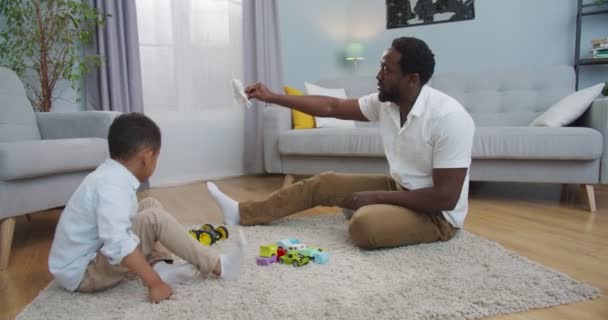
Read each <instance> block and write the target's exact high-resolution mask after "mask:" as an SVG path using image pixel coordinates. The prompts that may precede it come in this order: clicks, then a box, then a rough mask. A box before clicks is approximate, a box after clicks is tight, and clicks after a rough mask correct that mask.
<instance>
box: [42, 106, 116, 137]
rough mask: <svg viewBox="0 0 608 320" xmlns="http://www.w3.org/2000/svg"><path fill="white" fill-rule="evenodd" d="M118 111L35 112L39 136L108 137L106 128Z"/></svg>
mask: <svg viewBox="0 0 608 320" xmlns="http://www.w3.org/2000/svg"><path fill="white" fill-rule="evenodd" d="M119 114H120V112H114V111H77V112H37V113H36V117H37V118H38V128H39V129H40V136H41V137H42V139H44V140H48V139H68V138H104V139H107V138H108V130H109V129H110V125H111V124H112V121H114V118H116V116H118V115H119Z"/></svg>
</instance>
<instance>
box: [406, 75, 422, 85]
mask: <svg viewBox="0 0 608 320" xmlns="http://www.w3.org/2000/svg"><path fill="white" fill-rule="evenodd" d="M407 80H408V83H409V84H410V85H411V86H412V87H417V86H418V84H420V75H419V74H417V73H410V74H408V75H407Z"/></svg>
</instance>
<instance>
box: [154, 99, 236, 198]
mask: <svg viewBox="0 0 608 320" xmlns="http://www.w3.org/2000/svg"><path fill="white" fill-rule="evenodd" d="M148 116H150V117H151V118H152V119H153V120H154V121H155V122H156V123H157V124H158V126H159V127H160V129H161V132H162V147H161V153H160V156H159V159H158V166H157V168H156V172H155V173H154V175H153V176H152V177H151V178H150V185H151V186H153V187H158V186H169V185H178V184H184V183H188V182H192V181H197V180H206V179H213V178H223V177H230V176H238V175H242V174H244V169H243V168H244V165H243V164H244V157H243V150H244V147H243V145H244V142H243V141H244V135H245V133H244V112H243V108H242V107H240V106H227V107H226V108H223V109H222V108H214V109H209V110H204V111H199V112H194V111H192V112H186V113H166V114H148Z"/></svg>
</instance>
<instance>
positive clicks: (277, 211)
mask: <svg viewBox="0 0 608 320" xmlns="http://www.w3.org/2000/svg"><path fill="white" fill-rule="evenodd" d="M402 190H404V189H403V187H401V186H400V185H399V184H398V183H396V182H395V180H393V179H392V178H391V177H389V176H385V175H371V174H364V175H361V174H340V173H333V172H326V173H322V174H320V175H316V176H314V177H312V178H309V179H305V180H302V181H299V182H298V183H295V184H293V185H290V186H288V187H285V188H283V189H280V190H278V191H275V192H274V193H272V194H270V195H269V196H268V197H267V198H266V199H264V200H262V201H247V202H241V203H239V211H240V216H241V217H240V219H241V220H240V223H241V224H242V225H255V224H264V223H268V222H271V221H273V220H276V219H280V218H283V217H285V216H288V215H290V214H293V213H296V212H300V211H303V210H306V209H310V208H313V207H316V206H327V207H331V206H338V207H340V206H341V205H342V204H344V203H345V202H346V201H349V200H350V199H351V198H352V197H353V194H354V193H356V192H361V191H402ZM457 230H458V229H457V228H454V227H452V225H451V224H450V223H449V222H447V221H446V220H445V218H444V217H443V214H442V213H440V212H438V213H422V212H416V211H413V210H410V209H406V208H403V207H399V206H393V205H386V204H375V205H369V206H364V207H361V208H360V209H359V210H357V211H356V212H355V213H354V215H353V216H352V218H351V219H350V221H349V227H348V231H349V234H350V236H351V238H352V240H353V242H354V243H355V244H356V245H357V246H359V247H361V248H363V249H377V248H387V247H396V246H403V245H410V244H418V243H426V242H435V241H447V240H449V239H451V238H452V237H453V236H454V235H455V234H456V231H457Z"/></svg>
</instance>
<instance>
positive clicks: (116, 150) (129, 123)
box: [108, 112, 161, 160]
mask: <svg viewBox="0 0 608 320" xmlns="http://www.w3.org/2000/svg"><path fill="white" fill-rule="evenodd" d="M160 139H161V138H160V129H159V128H158V126H157V125H156V123H154V121H152V119H150V118H148V117H146V116H145V115H143V114H142V113H137V112H133V113H125V114H121V115H119V116H118V117H116V118H115V119H114V121H113V122H112V125H110V132H109V133H108V146H109V148H110V157H111V158H112V159H124V160H126V159H129V158H130V157H132V156H133V155H134V154H135V153H137V152H138V151H139V150H141V149H142V148H146V147H147V148H150V149H152V150H154V151H158V150H160Z"/></svg>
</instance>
